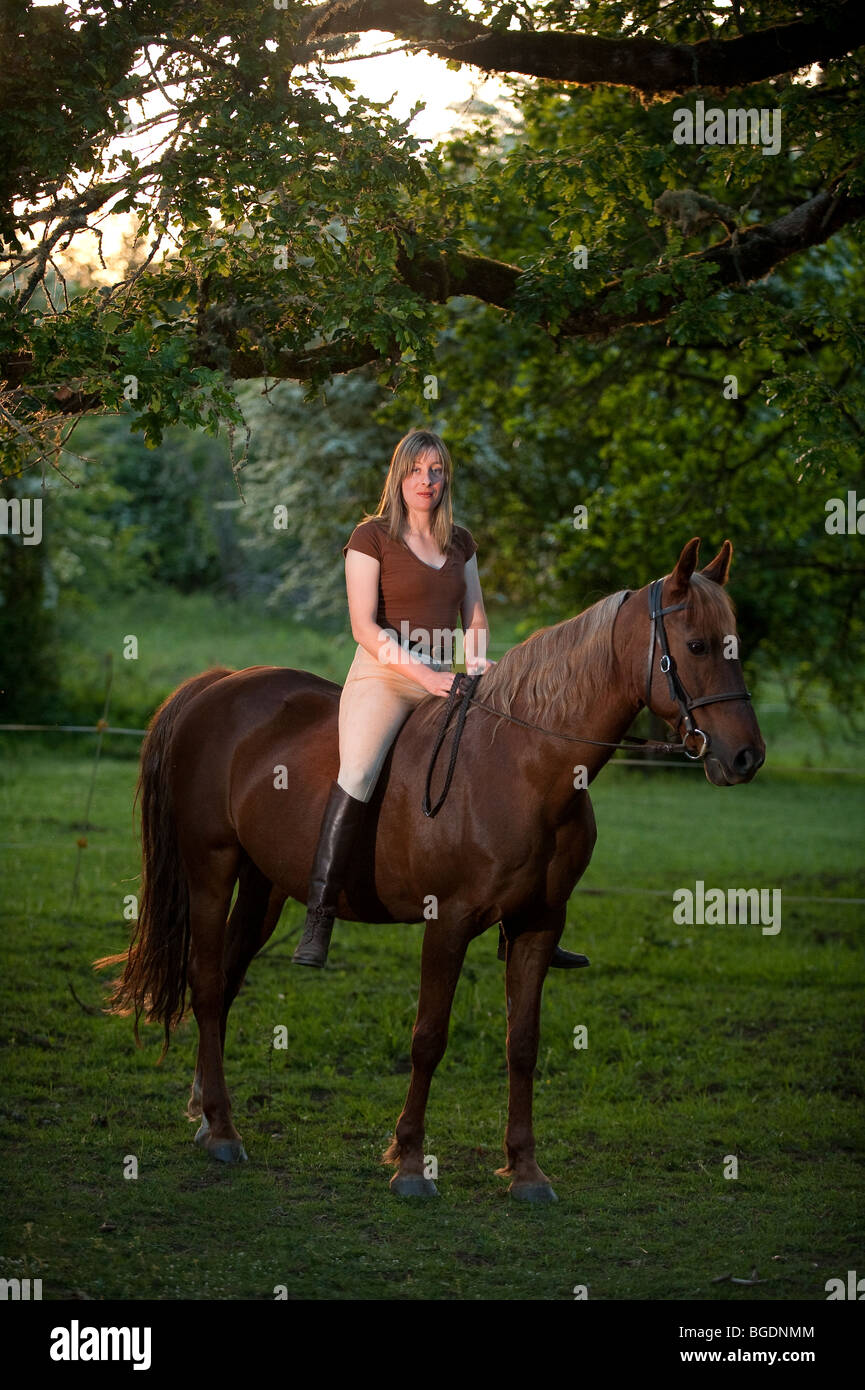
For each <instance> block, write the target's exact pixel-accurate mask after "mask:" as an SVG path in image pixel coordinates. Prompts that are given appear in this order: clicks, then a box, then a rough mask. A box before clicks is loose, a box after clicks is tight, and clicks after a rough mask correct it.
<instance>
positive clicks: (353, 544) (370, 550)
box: [342, 521, 382, 564]
mask: <svg viewBox="0 0 865 1390" xmlns="http://www.w3.org/2000/svg"><path fill="white" fill-rule="evenodd" d="M381 547H382V529H381V526H379V525H378V523H377V522H375V521H362V522H361V523H360V525H359V526H355V528H354V530H353V531H352V533H351V535H350V536H349V538H348V540H347V541H346V543H345V545H344V546H343V547H342V553H343V555H344V554H345V553H346V551H347V550H359V551H360V552H361V554H362V555H371V556H372V558H373V559H374V560H378V562H379V564H380V563H381Z"/></svg>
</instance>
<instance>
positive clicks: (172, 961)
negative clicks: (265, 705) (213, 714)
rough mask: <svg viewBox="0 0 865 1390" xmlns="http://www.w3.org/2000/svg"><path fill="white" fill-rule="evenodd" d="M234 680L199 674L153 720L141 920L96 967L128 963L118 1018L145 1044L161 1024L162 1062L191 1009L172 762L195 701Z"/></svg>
mask: <svg viewBox="0 0 865 1390" xmlns="http://www.w3.org/2000/svg"><path fill="white" fill-rule="evenodd" d="M230 674H231V670H230V668H229V667H227V666H215V667H213V668H212V669H211V670H209V671H204V672H203V673H202V674H201V675H200V676H192V677H190V679H189V680H187V681H184V682H183V684H182V685H180V686H178V688H177V689H176V690H175V691H174V692H173V694H171V695H169V696H168V698H167V699H166V700H163V702H162V704H161V705H160V706H159V709H158V710H157V711H156V713H155V714H154V716H153V718H152V719H151V721H150V723H149V725H148V728H147V735H146V737H145V739H144V742H143V744H142V746H141V762H140V768H139V774H138V786H137V788H136V791H135V802H134V803H133V817H134V814H135V803H137V801H138V798H139V796H140V797H141V889H140V894H139V900H138V917H137V920H136V923H135V926H134V928H133V932H132V939H131V941H130V944H129V948H128V950H126V951H121V952H120V954H119V955H116V956H105V957H103V958H102V959H101V960H97V961H94V968H95V969H97V970H102V969H105V968H106V967H107V966H111V965H123V967H124V969H123V974H122V975H121V976H120V978H119V979H118V980H115V981H114V984H113V988H112V993H111V996H110V998H109V1000H108V1002H107V1005H106V1012H107V1013H110V1014H132V1013H134V1014H135V1041H136V1043H138V1045H139V1046H140V1045H141V1039H140V1037H139V1034H138V1023H139V1019H140V1018H141V1016H142V1014H143V1015H144V1020H145V1022H146V1023H154V1022H157V1023H161V1024H162V1026H163V1029H164V1031H165V1041H164V1044H163V1047H162V1053H161V1055H160V1058H159V1060H160V1061H162V1058H163V1057H164V1056H165V1054H166V1052H167V1051H168V1045H169V1042H170V1038H171V1030H172V1028H174V1027H176V1026H177V1024H178V1023H179V1022H180V1020H181V1019H182V1018H183V1014H184V1012H185V1008H186V978H187V967H188V963H189V885H188V883H187V879H186V872H185V869H184V866H183V861H182V859H181V856H180V847H179V844H178V838H177V826H176V824H175V820H174V809H173V804H172V800H173V799H172V786H171V761H170V757H169V756H168V753H169V748H170V745H171V740H172V738H173V737H174V730H175V728H176V725H177V720H178V717H179V716H180V714H181V713H182V712H183V710H184V709H185V708H186V706H187V705H188V704H189V702H190V700H193V699H195V697H196V696H197V695H199V694H200V693H201V692H202V690H205V689H206V688H207V686H209V685H213V684H214V682H215V681H218V680H221V679H222V678H223V676H228V675H230Z"/></svg>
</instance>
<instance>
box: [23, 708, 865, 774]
mask: <svg viewBox="0 0 865 1390" xmlns="http://www.w3.org/2000/svg"><path fill="white" fill-rule="evenodd" d="M0 733H3V734H21V733H24V734H29V733H50V734H126V735H128V736H130V737H132V738H143V737H144V735H145V734H146V733H147V730H146V729H121V728H117V727H116V726H114V725H110V724H104V723H103V721H102V720H100V721H99V722H98V723H97V724H0ZM611 761H612V763H613V764H614V765H615V766H616V767H642V768H650V767H651V768H655V767H677V768H685V769H699V767H700V763H699V762H698V761H694V760H693V759H685V760H683V761H679V760H677V759H675V758H656V757H653V756H652V754H647V755H646V757H645V758H620V757H617V756H616V755H615V754H614V755H613V758H612V759H611ZM764 771H766V772H797V773H798V772H814V773H825V774H830V775H831V776H833V777H836V776H840V777H865V767H814V766H813V765H812V764H809V763H805V764H802V765H800V766H792V765H789V764H787V763H780V764H776V765H775V766H770V767H767V768H765V769H764Z"/></svg>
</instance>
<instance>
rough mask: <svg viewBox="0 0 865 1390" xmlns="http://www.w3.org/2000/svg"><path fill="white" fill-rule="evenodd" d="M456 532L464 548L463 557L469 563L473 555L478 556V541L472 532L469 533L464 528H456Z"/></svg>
mask: <svg viewBox="0 0 865 1390" xmlns="http://www.w3.org/2000/svg"><path fill="white" fill-rule="evenodd" d="M454 532H455V534H456V538H457V539H458V541H459V543H460V545H461V546H462V550H463V555H464V557H465V559H466V561H467V562H468V561H469V560H470V559H471V558H472V556H473V555H476V554H477V549H478V544H477V541H476V540H475V538H474V536H473V535H472V533H471V531H467V530H466V528H465V527H464V526H455V527H454Z"/></svg>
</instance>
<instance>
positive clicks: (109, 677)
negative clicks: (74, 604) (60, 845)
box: [0, 658, 865, 907]
mask: <svg viewBox="0 0 865 1390" xmlns="http://www.w3.org/2000/svg"><path fill="white" fill-rule="evenodd" d="M113 676H114V671H113V663H112V662H111V659H110V658H109V659H108V661H107V670H106V684H105V707H104V710H103V714H102V718H101V719H99V720H98V721H97V723H95V724H0V733H4V734H30V733H51V734H96V735H97V740H96V748H95V749H94V763H93V773H92V776H91V780H90V786H89V789H88V795H87V804H86V808H85V812H84V826H83V831H84V834H83V835H82V836H80V837H79V839H78V840H77V842H76V848H77V850H78V853H77V855H76V859H75V873H74V877H73V882H72V901H73V902H74V901H75V899H76V897H77V895H78V883H79V876H80V870H81V854H82V851H83V850H85V849H86V848H87V847H88V844H87V839H86V834H87V831H88V830H89V828H90V807H91V804H92V800H93V789H94V785H95V782H96V769H97V767H98V765H99V758H100V754H101V752H102V740H103V738H104V737H105V735H106V734H121V735H125V736H127V737H130V738H143V737H144V736H145V734H146V733H147V730H146V729H126V728H120V727H117V726H116V725H112V724H109V723H108V705H109V702H110V699H111V686H112V683H113ZM610 761H611V764H612V765H613V766H618V767H641V768H644V769H645V768H656V767H657V768H668V767H676V768H682V767H685V768H694V769H697V768H699V766H700V764H699V762H695V761H693V760H687V761H683V762H676V761H675V760H673V759H672V758H652V757H647V758H618V757H616V756H615V754H614V755H613V757H612V759H611V760H610ZM772 771H775V772H796V773H802V772H815V773H831V774H832V775H838V774H842V775H844V776H851V777H862V776H865V769H863V768H857V767H807V766H805V767H786V766H781V767H780V768H774V769H772ZM44 848H45V846H44V845H37V844H34V845H27V844H0V849H3V850H14V851H21V850H40V851H44ZM576 892H577V893H585V894H587V895H591V896H598V897H605V896H607V895H608V894H615V893H620V894H625V895H628V896H632V897H669V891H668V890H667V889H663V888H628V887H624V886H617V887H607V888H584V887H578V888H577V890H576ZM784 896H785V898H786V900H787V901H788V902H800V903H822V904H831V905H832V906H841V905H844V906H848V907H850V906H861V905H862V904H863V903H865V898H824V897H806V896H802V895H799V894H790V893H785V895H784Z"/></svg>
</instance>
